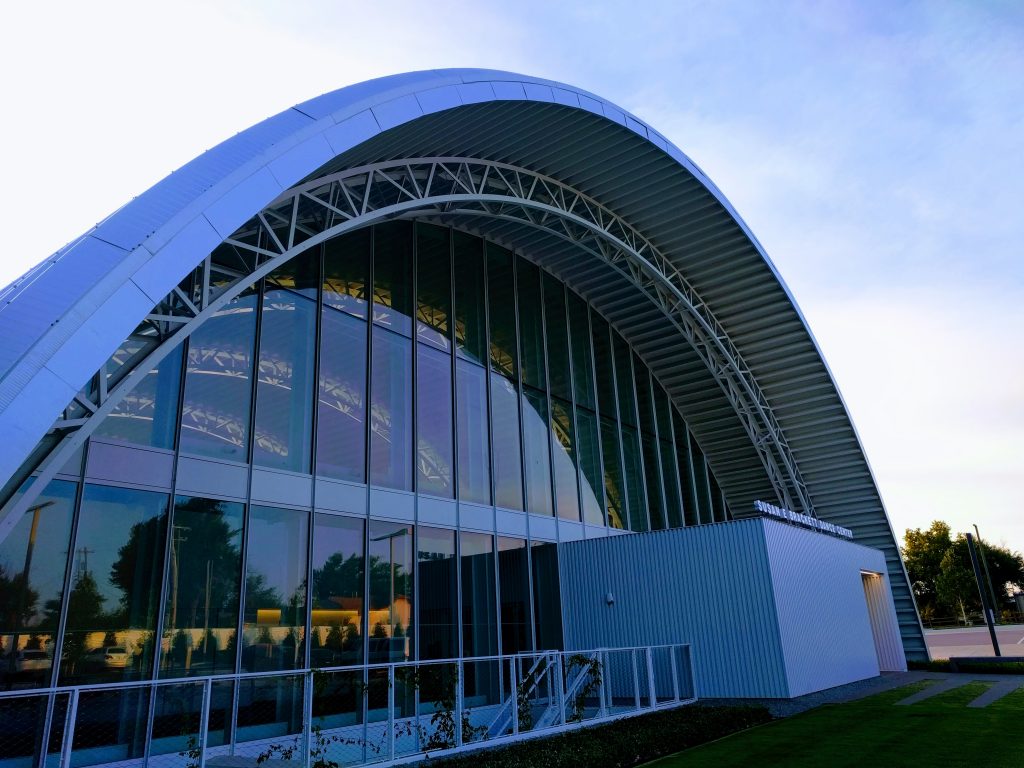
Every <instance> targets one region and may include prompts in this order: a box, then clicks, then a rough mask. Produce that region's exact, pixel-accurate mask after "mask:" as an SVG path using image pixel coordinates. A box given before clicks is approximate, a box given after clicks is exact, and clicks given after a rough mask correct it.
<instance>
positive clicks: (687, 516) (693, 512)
mask: <svg viewBox="0 0 1024 768" xmlns="http://www.w3.org/2000/svg"><path fill="white" fill-rule="evenodd" d="M672 426H673V428H674V431H675V436H676V460H677V462H678V464H679V479H680V482H681V484H682V492H683V519H684V521H685V522H686V524H687V525H699V524H700V518H699V517H698V515H697V495H696V493H694V488H693V471H692V469H691V467H690V437H689V434H690V433H689V431H688V430H687V429H686V424H685V423H684V422H683V420H682V418H681V417H680V416H679V414H678V413H676V412H675V411H673V413H672Z"/></svg>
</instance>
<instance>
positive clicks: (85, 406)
mask: <svg viewBox="0 0 1024 768" xmlns="http://www.w3.org/2000/svg"><path fill="white" fill-rule="evenodd" d="M433 216H440V217H443V218H445V219H452V218H460V217H461V218H468V217H487V218H496V219H501V220H505V221H511V222H516V223H519V224H522V225H524V226H528V227H532V228H535V229H539V230H543V231H545V232H547V233H548V234H551V235H553V236H556V237H558V238H560V239H562V240H564V241H566V242H567V243H570V244H571V245H572V246H574V247H575V248H578V249H580V250H581V251H584V252H585V253H587V254H589V255H591V256H592V257H594V258H596V259H599V260H600V261H601V262H603V263H604V264H607V265H608V266H609V267H611V268H612V269H614V270H615V271H616V272H618V273H619V274H620V275H622V276H623V277H624V278H625V279H626V280H628V281H629V282H630V283H631V284H632V285H634V286H635V287H636V288H637V289H639V290H640V291H641V292H642V293H643V294H644V295H645V296H646V297H647V298H648V299H650V300H651V301H652V302H653V303H654V304H655V305H656V306H657V307H658V308H659V309H660V310H661V311H662V313H663V314H664V315H665V317H666V319H668V320H669V321H670V322H671V323H672V325H673V327H675V328H676V330H677V331H679V332H680V333H681V334H682V335H683V336H684V337H685V338H686V339H687V341H689V343H690V344H691V345H692V346H693V348H694V350H696V352H697V354H698V355H699V356H700V358H701V359H702V360H703V362H704V363H705V365H706V366H707V368H708V370H709V371H710V372H711V374H712V376H713V377H714V379H715V381H717V382H718V384H719V386H720V387H721V388H722V391H723V392H724V393H725V395H726V397H727V398H728V400H729V402H730V403H731V405H732V407H733V409H734V410H735V412H736V415H737V416H738V417H739V419H740V422H741V423H742V424H743V427H744V429H745V430H746V433H747V435H748V437H749V438H750V440H751V443H752V445H753V446H754V448H755V449H756V451H757V453H758V455H759V456H760V459H761V463H762V464H763V466H764V469H765V472H766V473H767V475H768V478H769V480H770V482H771V483H772V486H773V487H774V488H775V491H776V494H777V495H778V498H779V501H780V502H781V503H782V504H783V505H784V506H786V507H789V508H791V509H796V510H802V511H803V512H805V513H807V514H812V515H813V514H814V510H813V506H812V504H811V502H810V499H809V497H808V494H807V490H806V486H805V485H804V482H803V480H802V479H801V476H800V472H799V469H798V467H797V463H796V461H795V459H794V457H793V454H792V451H791V450H790V447H789V445H788V443H787V442H786V438H785V436H784V434H783V432H782V429H781V428H780V426H779V424H778V422H777V421H776V419H775V416H774V414H773V413H772V409H771V407H770V405H769V404H768V401H767V398H766V397H765V395H764V393H763V392H762V391H761V389H760V387H759V386H758V384H757V381H756V380H755V378H754V376H753V374H752V372H751V370H750V369H749V367H748V366H747V365H746V364H745V363H744V362H743V358H742V356H741V355H740V353H739V350H738V349H737V348H736V345H735V344H734V342H733V341H732V339H731V338H730V337H729V335H728V334H727V333H726V331H725V329H724V328H723V327H722V325H721V323H720V322H719V321H718V320H717V319H716V317H715V316H714V314H713V313H712V311H711V309H710V307H708V305H707V304H706V303H705V302H704V301H703V300H702V299H701V297H700V296H699V294H698V293H697V291H696V290H695V289H694V288H693V286H692V285H690V283H689V282H688V281H687V280H686V278H685V277H684V276H683V275H682V273H681V272H680V271H679V269H678V268H677V267H676V266H675V265H674V264H673V263H672V261H671V260H670V258H669V257H668V256H667V255H666V254H664V253H662V252H661V251H659V250H658V249H657V248H656V247H655V246H654V245H653V244H652V243H651V242H650V240H648V239H647V238H645V237H644V236H643V235H642V234H641V233H640V232H639V231H638V230H637V229H636V228H634V227H633V226H631V225H630V224H629V223H628V222H627V221H626V220H625V219H623V218H622V217H621V216H619V215H617V214H615V213H614V212H613V211H611V210H609V209H608V208H607V207H606V206H604V205H602V204H601V203H599V202H598V201H597V200H595V199H594V198H592V197H588V196H587V195H585V194H583V193H582V192H580V191H579V190H576V189H574V188H573V187H571V186H569V185H568V184H564V183H562V182H560V181H558V180H557V179H553V178H551V177H548V176H545V175H543V174H540V173H537V172H535V171H531V170H529V169H526V168H520V167H516V166H513V165H508V164H505V163H498V162H493V161H489V160H479V159H475V158H466V157H428V158H416V159H406V160H393V161H385V162H380V163H374V164H371V165H364V166H360V167H357V168H351V169H347V170H344V171H340V172H337V173H334V174H331V175H329V176H324V177H320V178H317V179H314V180H311V181H307V182H304V183H302V184H299V185H297V186H295V187H293V188H291V189H289V190H287V191H286V192H284V193H283V194H281V195H280V196H279V197H278V198H277V199H275V200H274V201H273V202H271V203H270V205H268V206H267V207H266V208H264V209H263V210H262V211H260V212H259V213H257V214H256V215H255V216H253V217H252V218H251V219H250V220H249V221H248V222H246V223H245V224H244V225H243V226H242V227H240V228H239V229H238V230H236V231H235V232H234V233H233V234H232V235H231V236H230V237H229V238H227V240H225V241H224V242H223V243H222V244H221V245H220V246H218V247H217V248H216V249H215V250H214V251H213V252H212V253H211V254H209V255H207V256H206V257H205V258H204V259H203V260H202V261H201V262H200V263H199V264H198V266H197V267H196V268H195V269H194V271H193V272H192V273H190V274H189V275H188V277H187V278H186V280H184V281H183V282H182V283H181V284H180V285H179V286H178V287H176V288H175V289H174V290H173V291H171V293H169V294H168V295H167V297H165V298H164V300H163V301H161V302H160V303H159V304H158V305H157V306H156V307H154V308H153V310H152V311H151V312H150V313H149V315H147V317H146V318H145V319H144V321H143V322H142V323H141V324H140V325H139V327H138V328H137V329H136V331H135V333H133V334H132V336H131V337H130V338H129V339H128V340H127V341H126V342H125V343H124V344H122V346H121V347H120V348H119V350H118V351H117V352H116V353H115V354H114V355H113V356H112V357H111V358H110V359H109V360H108V361H107V362H106V363H105V364H104V366H103V367H102V368H101V369H100V370H99V371H98V372H97V373H96V374H95V375H94V376H93V377H92V379H91V380H90V383H89V385H88V386H87V387H86V388H85V389H83V391H81V392H79V393H78V394H77V395H76V396H75V398H74V399H73V400H72V402H71V403H70V404H69V405H68V407H67V408H66V409H65V411H64V413H63V414H62V416H61V418H59V419H58V420H57V421H56V422H55V423H54V426H53V428H52V430H51V431H50V432H49V433H48V438H49V445H52V448H51V449H50V450H49V451H48V452H47V453H46V455H45V456H42V457H41V460H39V459H40V457H39V456H38V454H39V453H41V452H37V456H36V461H30V462H27V463H28V464H34V465H35V466H27V467H24V468H23V470H22V471H23V473H24V475H25V476H27V475H28V473H29V472H31V471H33V470H37V471H38V473H39V477H38V480H37V482H35V483H33V485H32V488H31V489H29V490H28V491H27V492H26V493H25V494H23V495H22V497H21V498H20V499H18V500H17V502H16V503H15V502H14V501H8V502H7V503H6V505H5V508H4V510H3V512H2V513H0V538H2V536H3V535H4V534H5V532H6V530H7V529H8V528H9V527H10V526H13V525H14V523H15V522H16V521H17V520H18V519H20V516H21V515H20V513H21V512H23V511H24V510H25V509H27V508H28V506H29V505H30V504H31V503H32V501H33V500H34V498H35V497H36V496H37V495H38V494H39V493H40V492H41V490H42V489H43V488H44V487H45V486H46V484H47V483H48V482H49V480H51V479H52V478H53V477H54V476H55V475H56V474H57V473H58V471H59V469H60V468H61V467H62V466H64V464H65V463H66V462H67V461H68V460H69V459H70V458H71V457H72V455H73V453H74V452H75V451H76V450H77V449H78V448H79V447H80V446H81V445H82V444H83V443H84V441H85V439H86V438H87V437H88V436H89V434H91V433H92V431H93V430H94V429H95V427H96V425H98V424H99V422H100V420H102V418H103V417H105V416H106V415H107V414H109V413H110V412H111V411H112V410H113V408H114V407H115V406H116V405H117V403H118V402H120V401H121V399H122V398H124V397H125V395H126V394H127V393H129V392H130V391H131V390H132V389H133V388H134V387H135V386H136V384H138V383H139V382H140V381H141V380H142V379H143V377H144V376H145V375H146V374H147V373H148V371H150V370H151V369H152V368H153V367H154V366H155V365H156V364H157V363H158V362H160V360H162V359H163V358H164V357H165V356H166V355H167V354H168V353H169V352H170V351H171V350H172V349H174V348H175V347H176V346H177V345H178V344H181V343H182V342H183V341H184V339H185V338H186V337H187V336H188V335H189V334H191V332H192V331H193V330H195V329H196V328H198V327H199V326H200V325H202V323H203V322H205V320H206V319H207V318H209V317H210V316H212V315H213V314H214V313H215V312H217V311H218V310H220V309H221V308H222V307H224V306H225V305H226V304H227V303H228V302H230V301H231V300H232V299H234V298H235V297H237V296H238V295H239V294H241V293H242V292H243V291H244V290H245V289H246V288H247V287H248V286H250V285H252V284H253V283H254V282H255V281H256V280H259V279H260V278H262V277H265V276H266V275H267V274H269V273H270V272H271V271H272V270H274V269H275V268H277V267H280V266H281V265H283V264H284V263H286V262H287V261H288V260H289V259H292V258H293V257H295V256H297V255H298V254H300V253H302V252H303V251H305V250H306V249H308V248H311V247H313V246H315V245H318V244H320V243H322V242H324V241H326V240H329V239H331V238H333V237H336V236H338V235H340V234H343V233H344V232H347V231H350V230H354V229H357V228H359V227H363V226H366V225H367V224H370V223H372V222H374V221H378V220H381V219H386V218H396V217H405V218H429V217H433Z"/></svg>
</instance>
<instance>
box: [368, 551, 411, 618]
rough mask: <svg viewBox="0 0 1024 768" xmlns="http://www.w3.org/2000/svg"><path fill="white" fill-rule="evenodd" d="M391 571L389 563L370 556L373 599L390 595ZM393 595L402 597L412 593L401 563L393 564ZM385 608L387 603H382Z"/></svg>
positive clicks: (407, 576)
mask: <svg viewBox="0 0 1024 768" xmlns="http://www.w3.org/2000/svg"><path fill="white" fill-rule="evenodd" d="M391 578H392V570H391V563H390V562H388V561H387V560H386V559H384V558H382V557H377V556H375V555H371V556H370V594H371V595H373V596H375V597H385V596H388V595H390V594H391V584H392V581H391ZM394 585H395V590H394V595H395V597H396V598H397V597H404V596H406V595H408V594H409V592H411V591H412V585H411V583H410V581H409V574H408V573H407V572H406V571H405V569H404V568H403V567H402V564H401V563H395V564H394ZM384 607H387V603H386V602H385V603H384Z"/></svg>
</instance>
